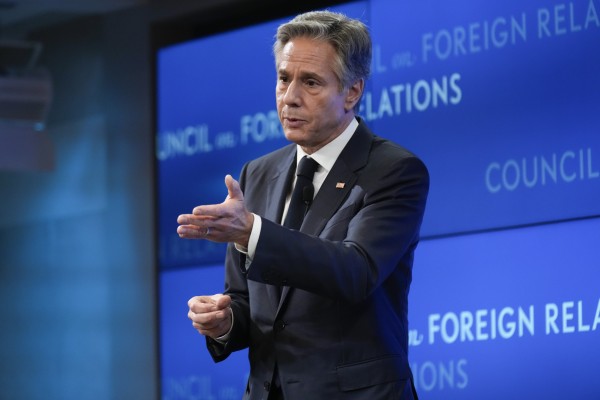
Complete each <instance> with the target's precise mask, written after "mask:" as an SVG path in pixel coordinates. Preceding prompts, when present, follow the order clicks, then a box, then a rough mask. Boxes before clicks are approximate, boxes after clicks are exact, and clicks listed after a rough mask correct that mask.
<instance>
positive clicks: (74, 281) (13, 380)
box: [0, 10, 185, 399]
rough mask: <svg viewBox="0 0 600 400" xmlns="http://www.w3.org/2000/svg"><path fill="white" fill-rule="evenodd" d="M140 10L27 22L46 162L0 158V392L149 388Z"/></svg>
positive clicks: (81, 395)
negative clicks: (38, 24) (40, 73)
mask: <svg viewBox="0 0 600 400" xmlns="http://www.w3.org/2000/svg"><path fill="white" fill-rule="evenodd" d="M146 14H147V12H146V11H145V10H132V11H129V12H124V13H118V14H113V15H110V16H103V17H94V18H80V19H76V20H72V21H70V22H68V23H62V24H60V25H57V26H48V27H45V28H42V29H39V30H37V31H34V32H31V33H30V34H29V37H30V38H32V39H38V40H41V41H42V42H43V43H44V52H43V57H42V60H41V63H42V64H44V65H45V66H46V67H48V69H49V70H50V72H51V73H52V76H53V79H54V90H55V93H54V103H53V105H52V108H51V114H50V117H49V121H48V132H49V135H50V137H51V139H52V141H53V142H54V146H55V152H56V167H55V169H54V170H53V171H50V172H24V171H1V172H0V193H1V197H0V199H1V200H0V204H1V205H2V207H0V324H1V329H0V399H153V398H156V397H157V393H158V389H157V386H158V383H157V379H156V374H157V368H156V363H157V360H156V291H155V266H154V243H153V241H154V239H153V230H154V215H153V190H154V189H153V172H152V171H153V164H152V163H153V161H152V142H153V136H154V135H153V133H152V127H151V121H152V118H151V111H152V103H151V102H152V100H151V71H150V60H151V57H150V47H149V33H148V32H149V25H148V22H147V18H146ZM184 317H185V316H184Z"/></svg>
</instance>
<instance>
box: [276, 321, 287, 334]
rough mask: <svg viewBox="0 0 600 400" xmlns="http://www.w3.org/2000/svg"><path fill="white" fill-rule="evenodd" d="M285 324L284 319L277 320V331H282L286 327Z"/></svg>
mask: <svg viewBox="0 0 600 400" xmlns="http://www.w3.org/2000/svg"><path fill="white" fill-rule="evenodd" d="M285 325H286V323H285V321H284V320H282V319H280V320H278V321H275V332H281V331H282V330H283V329H284V328H285Z"/></svg>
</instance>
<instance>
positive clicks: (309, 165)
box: [296, 156, 319, 181]
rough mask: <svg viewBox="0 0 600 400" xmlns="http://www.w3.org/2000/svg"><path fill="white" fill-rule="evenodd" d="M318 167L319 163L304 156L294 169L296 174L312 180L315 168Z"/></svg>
mask: <svg viewBox="0 0 600 400" xmlns="http://www.w3.org/2000/svg"><path fill="white" fill-rule="evenodd" d="M318 167H319V163H318V162H316V161H315V160H314V159H312V158H308V157H306V156H304V157H302V159H301V160H300V163H299V164H298V170H297V171H296V175H298V176H303V177H305V178H307V179H308V180H310V181H312V179H313V176H314V175H315V172H316V171H317V168H318Z"/></svg>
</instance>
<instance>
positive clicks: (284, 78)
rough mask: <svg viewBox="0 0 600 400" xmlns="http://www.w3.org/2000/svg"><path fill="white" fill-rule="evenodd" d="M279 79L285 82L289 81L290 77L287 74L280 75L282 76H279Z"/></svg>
mask: <svg viewBox="0 0 600 400" xmlns="http://www.w3.org/2000/svg"><path fill="white" fill-rule="evenodd" d="M279 81H280V82H283V83H287V81H288V78H287V76H280V77H279Z"/></svg>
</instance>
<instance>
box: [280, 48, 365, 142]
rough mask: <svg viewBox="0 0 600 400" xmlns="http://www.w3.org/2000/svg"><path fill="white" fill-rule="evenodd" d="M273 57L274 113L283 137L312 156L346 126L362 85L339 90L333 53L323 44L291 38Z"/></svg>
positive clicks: (331, 49) (352, 114)
mask: <svg viewBox="0 0 600 400" xmlns="http://www.w3.org/2000/svg"><path fill="white" fill-rule="evenodd" d="M276 57H277V58H276V64H277V89H276V95H277V112H278V114H279V119H280V121H281V124H282V126H283V131H284V133H285V137H286V138H287V139H288V140H290V141H292V142H294V143H296V144H299V145H300V146H302V148H303V149H304V150H305V151H306V152H307V153H308V154H311V153H314V152H315V151H317V150H318V149H320V148H321V147H323V146H325V145H326V144H327V143H329V142H331V141H332V140H333V139H335V138H336V137H337V136H339V135H340V134H341V133H342V132H343V130H344V129H345V128H346V126H347V125H348V124H349V123H350V120H351V119H352V118H353V117H354V111H353V107H354V105H355V104H356V102H357V101H358V100H359V99H360V94H361V93H362V88H363V82H362V80H361V81H358V82H357V83H355V84H354V85H353V86H352V87H350V88H345V89H343V90H342V91H340V83H339V81H338V79H337V77H336V75H335V74H334V69H333V68H334V60H335V50H334V48H333V46H331V45H330V44H329V43H327V42H324V41H320V40H314V39H309V38H303V37H300V38H295V39H293V40H291V41H289V42H288V43H287V44H286V45H285V46H284V47H283V49H282V51H281V53H280V54H278V55H277V56H276Z"/></svg>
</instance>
